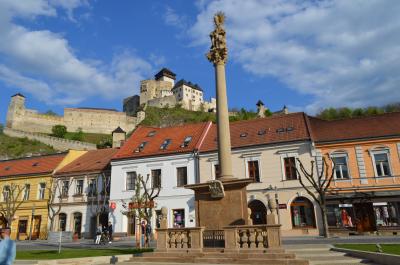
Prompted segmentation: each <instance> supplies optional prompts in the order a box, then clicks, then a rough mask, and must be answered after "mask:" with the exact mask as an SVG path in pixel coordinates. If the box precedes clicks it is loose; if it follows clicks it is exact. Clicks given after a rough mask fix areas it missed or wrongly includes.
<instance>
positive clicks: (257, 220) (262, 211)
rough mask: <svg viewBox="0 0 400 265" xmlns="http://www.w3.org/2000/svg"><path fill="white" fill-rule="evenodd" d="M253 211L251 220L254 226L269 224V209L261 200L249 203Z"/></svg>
mask: <svg viewBox="0 0 400 265" xmlns="http://www.w3.org/2000/svg"><path fill="white" fill-rule="evenodd" d="M249 208H250V209H251V215H250V218H251V219H252V220H253V225H262V224H267V219H266V215H267V207H265V205H264V203H262V202H261V201H259V200H253V201H251V202H250V203H249Z"/></svg>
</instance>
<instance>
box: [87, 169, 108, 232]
mask: <svg viewBox="0 0 400 265" xmlns="http://www.w3.org/2000/svg"><path fill="white" fill-rule="evenodd" d="M95 181H96V188H95V190H92V191H90V190H89V195H88V204H89V205H90V211H91V213H92V215H93V217H95V218H96V226H95V227H97V226H98V225H99V224H100V215H102V214H104V213H107V211H108V200H109V196H110V194H109V192H110V177H107V176H106V174H105V173H104V172H103V173H101V174H100V175H98V176H97V177H96V179H95ZM100 187H101V191H100V192H99V189H100ZM90 193H92V194H90Z"/></svg>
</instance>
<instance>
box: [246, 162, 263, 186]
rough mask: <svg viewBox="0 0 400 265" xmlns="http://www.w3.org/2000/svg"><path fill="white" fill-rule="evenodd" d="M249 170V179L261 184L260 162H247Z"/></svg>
mask: <svg viewBox="0 0 400 265" xmlns="http://www.w3.org/2000/svg"><path fill="white" fill-rule="evenodd" d="M247 168H248V172H249V178H251V179H252V180H253V181H254V182H260V169H259V166H258V160H253V161H247Z"/></svg>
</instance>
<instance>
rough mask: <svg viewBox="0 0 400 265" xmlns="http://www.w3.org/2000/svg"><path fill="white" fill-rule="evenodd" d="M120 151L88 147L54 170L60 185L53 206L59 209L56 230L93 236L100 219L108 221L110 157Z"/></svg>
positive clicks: (104, 222) (56, 210)
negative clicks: (85, 150)
mask: <svg viewBox="0 0 400 265" xmlns="http://www.w3.org/2000/svg"><path fill="white" fill-rule="evenodd" d="M116 152H117V149H111V148H109V149H99V150H92V151H88V152H86V153H85V154H84V155H82V156H80V157H78V158H77V159H75V160H73V161H72V162H70V163H69V164H67V165H66V166H64V167H62V168H61V169H59V170H58V171H57V172H56V173H55V174H54V178H55V181H54V185H58V186H56V188H54V192H55V193H56V196H55V197H54V198H55V200H54V201H53V202H52V204H51V206H50V207H51V208H52V209H53V210H54V211H55V212H56V213H57V212H58V214H57V216H56V217H55V220H54V224H55V225H54V228H55V230H56V231H66V232H72V234H74V235H77V236H78V237H82V238H92V237H93V236H94V234H95V231H96V227H97V225H98V223H100V224H101V225H103V226H105V225H107V223H108V198H109V193H110V190H109V189H110V175H111V171H110V160H111V158H112V156H113V155H114V154H115V153H116ZM50 214H51V213H50Z"/></svg>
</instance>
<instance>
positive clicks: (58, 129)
mask: <svg viewBox="0 0 400 265" xmlns="http://www.w3.org/2000/svg"><path fill="white" fill-rule="evenodd" d="M51 132H52V135H53V136H54V137H58V138H64V137H65V135H66V134H67V127H65V126H64V125H54V126H53V128H51Z"/></svg>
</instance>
